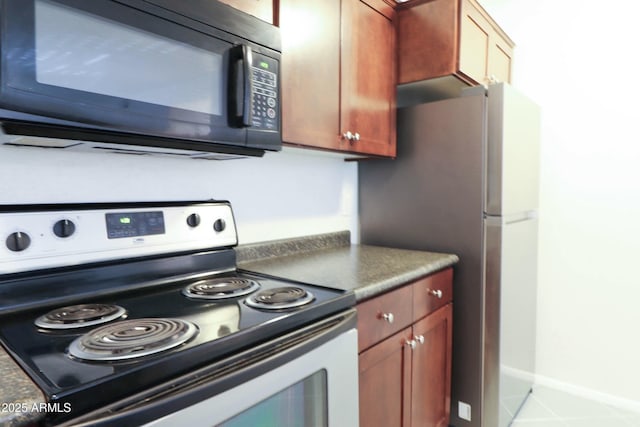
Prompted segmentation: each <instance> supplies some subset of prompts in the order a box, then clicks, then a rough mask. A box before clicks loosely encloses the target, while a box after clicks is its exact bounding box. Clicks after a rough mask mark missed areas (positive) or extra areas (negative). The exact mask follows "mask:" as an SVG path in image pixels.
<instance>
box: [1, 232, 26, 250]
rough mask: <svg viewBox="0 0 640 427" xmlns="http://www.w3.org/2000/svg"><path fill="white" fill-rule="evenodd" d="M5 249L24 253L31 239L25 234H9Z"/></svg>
mask: <svg viewBox="0 0 640 427" xmlns="http://www.w3.org/2000/svg"><path fill="white" fill-rule="evenodd" d="M6 244H7V248H9V250H10V251H13V252H20V251H24V250H25V249H27V248H28V247H29V245H30V244H31V237H29V235H28V234H27V233H23V232H21V231H16V232H15V233H11V234H9V237H7V240H6Z"/></svg>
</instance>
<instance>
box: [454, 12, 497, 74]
mask: <svg viewBox="0 0 640 427" xmlns="http://www.w3.org/2000/svg"><path fill="white" fill-rule="evenodd" d="M460 13H461V16H460V71H461V72H462V73H464V74H466V75H467V76H468V77H470V78H471V79H472V80H474V81H476V82H478V83H486V82H487V69H488V68H487V67H488V63H489V46H490V44H489V39H490V37H491V35H490V33H491V25H490V24H489V22H488V21H487V20H486V19H485V17H484V16H482V14H481V13H480V11H479V10H478V9H476V8H475V6H474V5H473V4H471V3H470V2H469V1H466V0H463V1H462V7H461V11H460Z"/></svg>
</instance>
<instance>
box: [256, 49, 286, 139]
mask: <svg viewBox="0 0 640 427" xmlns="http://www.w3.org/2000/svg"><path fill="white" fill-rule="evenodd" d="M251 79H252V81H253V93H252V94H251V97H252V105H253V108H252V111H251V115H252V122H251V126H252V127H253V128H256V129H264V130H272V131H277V130H278V129H279V128H280V105H279V103H280V101H279V99H280V97H279V96H278V92H279V90H280V88H279V87H278V80H279V79H278V61H276V60H274V59H272V58H269V57H267V56H264V55H261V54H257V53H256V52H254V53H253V64H252V67H251Z"/></svg>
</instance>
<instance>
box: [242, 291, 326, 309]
mask: <svg viewBox="0 0 640 427" xmlns="http://www.w3.org/2000/svg"><path fill="white" fill-rule="evenodd" d="M314 299H315V297H314V296H313V294H312V293H311V292H309V291H305V290H304V289H302V288H299V287H296V286H283V287H279V288H273V289H265V290H262V291H260V292H257V293H255V294H253V295H250V296H249V297H248V298H247V299H246V301H245V303H246V304H247V305H248V306H250V307H253V308H259V309H262V310H284V309H291V308H297V307H301V306H303V305H305V304H309V303H310V302H311V301H313V300H314Z"/></svg>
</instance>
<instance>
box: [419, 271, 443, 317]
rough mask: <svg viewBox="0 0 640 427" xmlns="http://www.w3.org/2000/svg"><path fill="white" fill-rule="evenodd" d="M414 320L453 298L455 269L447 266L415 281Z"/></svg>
mask: <svg viewBox="0 0 640 427" xmlns="http://www.w3.org/2000/svg"><path fill="white" fill-rule="evenodd" d="M412 286H413V320H418V319H421V318H423V317H424V316H426V315H427V314H429V313H431V312H433V311H435V310H437V309H438V308H440V307H442V306H444V305H446V304H448V303H449V302H451V301H452V300H453V269H451V268H447V269H446V270H442V271H440V272H438V273H436V274H432V275H431V276H427V277H425V278H423V279H420V280H418V281H416V282H414V283H413V285H412Z"/></svg>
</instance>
